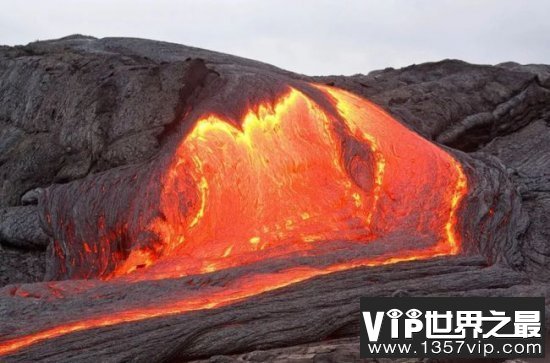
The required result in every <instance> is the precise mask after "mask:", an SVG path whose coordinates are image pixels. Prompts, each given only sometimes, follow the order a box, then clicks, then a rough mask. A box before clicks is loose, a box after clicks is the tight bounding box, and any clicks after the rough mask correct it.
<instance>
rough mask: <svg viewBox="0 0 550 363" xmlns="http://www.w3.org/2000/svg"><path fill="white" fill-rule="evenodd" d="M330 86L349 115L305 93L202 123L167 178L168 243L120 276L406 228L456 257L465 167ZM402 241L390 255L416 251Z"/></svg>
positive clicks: (224, 263) (204, 265) (203, 266)
mask: <svg viewBox="0 0 550 363" xmlns="http://www.w3.org/2000/svg"><path fill="white" fill-rule="evenodd" d="M320 89H321V90H322V92H323V93H324V94H325V95H326V96H327V97H329V98H330V99H331V100H332V102H333V103H334V105H335V106H336V107H337V109H338V112H339V113H340V116H341V120H343V122H340V121H339V120H336V119H335V118H334V117H332V116H330V114H329V113H328V112H326V111H325V110H323V109H322V108H321V107H320V106H319V105H318V104H316V103H315V102H313V101H312V100H311V99H309V98H308V97H306V96H305V95H304V94H303V93H300V92H299V91H297V90H295V89H292V90H291V91H290V92H289V93H288V94H287V95H286V96H285V97H283V98H282V99H281V100H280V101H279V102H278V103H277V104H276V105H275V106H274V107H273V108H271V107H269V106H267V105H260V106H259V107H258V109H257V110H256V111H255V112H254V111H250V112H249V113H248V114H246V116H245V117H244V119H243V120H242V123H241V128H240V129H239V128H237V127H235V126H233V125H231V124H230V123H228V122H226V121H224V120H223V119H221V118H219V117H217V116H215V115H207V116H205V117H203V118H201V119H200V120H198V121H197V123H196V126H195V128H194V129H193V130H192V132H191V133H190V134H189V135H187V137H186V138H185V139H184V140H183V141H182V143H181V144H180V146H179V147H178V149H177V152H176V155H175V156H174V159H173V162H172V164H171V166H170V168H169V170H168V171H167V173H166V177H165V180H164V186H163V191H162V195H161V210H162V214H163V217H162V218H157V219H156V220H155V221H154V222H153V223H152V225H151V226H150V227H149V228H150V230H152V231H153V232H154V233H155V234H156V235H158V236H159V238H158V240H159V243H157V244H154V245H153V246H148V247H147V248H145V249H136V250H133V251H132V252H131V254H130V256H129V257H128V258H127V259H126V261H125V262H124V263H123V264H122V265H120V266H119V267H118V268H117V269H116V271H115V272H114V273H113V276H121V275H125V274H128V273H131V272H133V271H135V270H136V269H137V268H138V267H144V266H146V267H149V268H148V269H143V270H142V271H140V273H139V274H135V275H134V278H136V279H159V278H166V277H177V276H182V275H189V274H197V273H204V272H212V271H216V270H219V269H223V268H228V267H233V266H239V265H243V264H246V263H250V262H254V261H258V260H262V259H267V258H270V257H274V256H279V255H283V254H288V253H291V252H297V251H306V250H311V249H314V248H315V243H316V241H330V240H345V241H359V242H361V243H366V242H367V241H369V240H372V239H373V238H375V237H377V236H380V235H384V234H388V233H390V232H392V231H394V230H396V229H397V228H401V229H405V228H409V229H410V230H411V231H413V230H414V231H416V232H418V233H419V234H423V235H426V236H430V238H432V239H434V243H436V242H442V241H446V244H447V247H446V248H447V253H456V252H457V251H458V249H459V247H460V246H459V238H458V236H457V235H456V232H455V231H454V230H453V228H452V227H453V220H452V219H453V218H454V217H453V216H452V215H450V214H451V213H454V212H453V210H454V209H456V208H455V207H456V204H457V203H458V198H460V196H454V194H455V190H456V188H460V189H461V192H460V193H459V194H460V195H462V194H463V193H464V191H465V178H464V176H463V175H462V171H461V169H460V166H459V165H458V164H457V162H456V161H455V160H454V159H453V158H452V157H451V156H450V155H448V154H447V153H445V152H444V151H443V150H441V149H439V148H438V147H436V146H435V145H432V144H430V143H428V142H427V141H425V140H424V139H422V138H420V137H419V136H418V135H416V134H414V133H412V132H411V131H410V130H408V129H406V128H405V127H403V126H402V125H401V124H399V123H398V122H396V121H395V120H394V119H393V118H391V117H390V116H389V115H388V114H386V113H385V112H384V111H382V110H381V109H379V108H378V107H377V106H375V105H373V104H371V103H370V102H368V101H366V100H363V99H360V98H358V97H356V96H353V95H351V94H349V93H346V92H343V91H340V90H336V89H332V88H326V87H323V88H320ZM434 190H438V191H440V192H439V193H438V194H433V191H434ZM418 195H429V198H425V199H424V200H418V198H417V196H418ZM455 199H456V200H455ZM398 247H399V248H397V249H396V251H395V253H393V254H392V256H391V257H393V258H399V257H400V255H399V249H401V250H407V247H408V246H406V245H405V246H398ZM388 257H390V256H388ZM168 261H169V263H164V262H168Z"/></svg>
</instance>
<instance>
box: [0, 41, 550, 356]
mask: <svg viewBox="0 0 550 363" xmlns="http://www.w3.org/2000/svg"><path fill="white" fill-rule="evenodd" d="M259 74H260V75H262V77H258V75H259ZM259 79H261V82H259V81H258V80H259ZM281 79H284V80H285V82H286V83H292V82H300V81H316V82H320V83H326V84H330V85H335V86H337V87H340V88H343V89H347V90H349V91H352V92H354V93H356V94H359V95H362V96H365V97H367V98H369V99H371V100H373V101H374V102H376V103H378V104H379V105H381V106H382V107H383V108H384V109H386V110H387V111H388V112H390V113H391V114H392V115H393V116H395V117H396V118H397V119H399V120H401V121H402V122H403V123H405V124H406V125H408V126H409V127H410V128H412V129H413V130H415V131H417V132H418V133H420V134H421V135H423V136H424V137H426V138H428V139H429V140H433V141H434V142H437V143H439V144H442V145H443V146H444V147H447V148H448V150H449V151H450V152H451V153H453V155H456V157H457V158H458V159H459V160H461V162H462V163H463V166H464V167H465V170H466V172H467V173H468V175H469V176H470V177H471V178H472V180H473V181H474V185H475V186H476V187H475V188H473V190H472V191H471V192H470V193H469V195H468V197H467V198H468V200H467V203H466V205H469V206H470V209H468V208H466V209H465V210H463V211H462V213H463V216H465V218H463V219H462V220H461V223H462V229H463V231H464V238H465V245H466V246H467V250H466V251H465V253H464V256H462V257H459V258H442V259H436V260H433V261H425V262H412V263H402V264H397V265H393V266H386V267H378V268H374V269H372V268H359V269H355V270H350V271H344V272H339V273H335V274H330V275H327V276H322V277H317V278H315V279H312V280H309V281H305V282H301V283H300V284H298V285H294V286H288V287H286V288H283V289H281V290H277V291H272V292H269V293H267V294H264V295H261V296H257V297H255V298H254V299H252V300H251V301H244V302H239V303H236V304H233V305H229V306H225V307H221V308H217V309H213V310H209V311H202V312H201V311H199V312H193V313H189V314H183V315H174V316H168V317H160V318H155V319H148V320H145V321H141V322H133V323H128V324H118V325H114V326H110V327H104V328H98V329H95V330H94V331H93V333H92V334H90V332H86V331H84V332H78V333H74V334H68V335H64V336H61V337H59V338H57V339H56V340H55V341H54V342H53V343H51V342H50V343H49V344H48V342H43V343H38V344H36V345H32V346H30V347H28V348H26V349H23V350H20V351H17V352H15V353H14V354H13V355H10V356H9V357H8V358H9V359H8V360H11V361H28V360H31V359H34V358H36V357H38V356H40V357H42V358H43V359H45V360H46V361H55V362H59V361H97V360H101V361H128V360H135V361H154V360H164V361H173V362H179V361H185V360H188V359H196V358H208V357H210V356H212V355H220V354H223V355H225V354H232V353H242V352H250V351H254V350H258V349H269V348H277V347H283V346H288V345H295V344H300V343H310V342H314V341H318V340H320V339H328V338H339V337H346V336H354V335H356V334H357V323H358V318H357V317H356V313H357V311H358V298H359V297H360V296H369V295H392V294H395V293H399V294H401V293H405V294H410V295H414V296H416V295H445V296H448V295H458V296H510V295H515V296H541V295H542V296H549V295H550V285H548V280H549V279H550V274H549V273H548V272H549V269H550V259H549V256H550V243H549V240H550V220H549V216H550V66H546V65H528V66H522V65H518V64H514V63H505V64H500V65H497V66H482V65H471V64H467V63H464V62H461V61H454V60H445V61H441V62H437V63H426V64H421V65H414V66H410V67H406V68H403V69H399V70H394V69H386V70H382V71H375V72H371V73H369V74H368V75H355V76H350V77H344V76H328V77H307V76H303V75H296V74H292V73H290V72H286V71H284V70H280V69H277V68H275V67H272V66H269V65H266V64H263V63H260V62H256V61H251V60H246V59H242V58H238V57H233V56H229V55H224V54H219V53H215V52H210V51H205V50H201V49H196V48H190V47H185V46H181V45H176V44H170V43H163V42H155V41H148V40H140V39H125V38H105V39H95V38H91V37H83V36H71V37H67V38H63V39H59V40H53V41H45V42H36V43H31V44H29V45H27V46H21V47H0V183H1V184H0V246H1V248H0V286H3V285H8V286H6V287H5V288H3V289H1V290H0V302H1V303H0V316H1V317H2V319H3V322H2V324H0V335H2V336H3V337H8V338H10V337H14V336H19V335H21V334H23V333H25V332H32V331H35V330H37V329H40V328H47V327H49V326H51V325H52V323H55V322H56V321H58V320H59V319H66V320H71V319H74V318H75V317H77V316H82V315H85V314H89V312H90V311H92V312H95V313H102V312H103V313H104V312H111V313H113V312H115V313H116V312H117V311H119V310H118V309H121V307H131V306H147V305H148V304H157V303H158V302H160V301H162V300H163V299H169V298H170V297H172V298H180V299H181V298H182V297H186V296H188V294H190V295H192V294H193V291H194V289H196V288H197V287H196V286H200V288H201V289H213V291H214V290H215V289H216V288H217V287H218V286H219V285H220V284H221V285H222V286H223V285H224V284H230V282H231V279H233V278H235V277H236V276H237V275H239V274H245V273H246V270H245V269H244V270H239V271H237V272H234V275H231V274H228V275H227V276H226V275H223V274H222V275H219V278H218V277H216V276H218V275H213V276H206V277H204V278H199V279H198V281H195V280H194V279H191V281H190V279H189V278H182V279H174V280H168V281H164V280H162V281H159V282H140V283H136V284H134V285H132V288H131V289H128V288H127V287H124V288H121V286H119V285H117V284H109V283H104V282H102V281H97V280H91V281H88V282H86V283H82V282H75V281H63V282H55V283H49V284H46V283H43V284H40V283H39V284H24V283H26V282H33V281H40V280H42V279H43V277H44V271H45V259H44V255H45V253H44V249H45V248H46V246H48V248H49V253H50V254H51V253H52V248H53V247H52V246H53V244H52V243H51V239H52V238H51V237H53V236H54V235H56V234H55V233H54V232H53V231H52V229H51V226H48V223H45V222H47V221H48V220H50V221H51V217H52V216H51V215H50V216H48V215H47V213H46V214H44V213H43V211H44V210H45V209H44V207H45V204H46V202H44V200H46V201H47V200H48V199H47V197H48V193H52V191H55V190H61V191H70V192H71V195H79V196H81V198H80V199H79V200H78V201H75V202H74V203H73V204H74V208H85V207H86V206H89V209H88V212H89V213H90V215H93V214H94V213H95V212H96V209H94V208H98V206H97V205H96V204H94V200H93V199H89V197H90V194H86V193H85V192H84V189H82V188H80V189H79V186H81V185H84V186H86V185H90V184H89V183H88V184H87V182H86V180H92V181H93V183H92V184H93V186H92V187H91V188H99V189H101V188H114V190H116V188H117V183H120V182H124V183H132V181H135V180H136V178H138V179H139V175H137V174H136V172H135V171H136V170H138V171H139V170H142V169H143V168H142V166H143V165H150V164H155V163H156V160H159V159H158V156H159V154H160V153H162V152H163V150H165V148H166V147H167V145H170V143H171V142H173V141H174V139H175V138H177V137H178V135H179V134H180V133H181V132H182V130H183V131H185V130H186V128H188V127H189V126H190V125H185V124H184V125H182V124H180V122H179V121H180V120H181V119H182V117H183V116H184V115H185V114H186V113H188V112H193V105H195V104H196V103H197V102H198V101H199V100H200V101H205V100H204V99H201V97H203V98H204V97H205V95H208V99H207V100H206V102H209V105H210V107H211V108H212V109H213V110H220V111H223V112H224V113H225V114H226V115H229V116H232V117H230V118H233V119H238V117H239V116H240V115H239V111H240V110H241V109H242V108H243V105H242V104H238V102H236V101H235V100H243V99H245V100H247V102H249V103H250V104H256V103H257V101H258V100H262V99H265V98H266V97H267V98H273V96H275V95H276V94H277V93H278V91H279V86H280V84H279V83H280V82H281V81H280V80H281ZM250 84H253V85H254V87H253V88H252V87H243V85H250ZM219 90H224V92H218V91H219ZM243 90H244V91H243ZM242 92H247V93H246V94H244V95H242V94H240V93H242ZM236 94H239V97H232V96H231V95H236ZM138 174H139V173H138ZM110 175H111V176H112V175H115V176H117V178H120V179H117V178H112V177H110ZM136 175H137V176H136ZM52 184H55V185H54V186H53V187H52ZM135 185H139V183H136V184H135ZM79 191H83V192H82V194H80V193H79ZM136 192H139V188H137V189H136V190H132V189H131V188H126V189H124V190H121V193H122V194H124V193H136ZM121 193H111V194H110V195H112V199H108V200H106V202H109V203H111V205H112V207H113V213H114V214H116V212H117V210H120V209H121V208H123V206H122V205H119V204H117V201H119V200H120V199H119V198H120V197H121V196H120V194H121ZM44 198H46V199H44ZM50 200H51V199H50ZM69 208H73V205H72V204H71V205H69V206H68V207H67V211H69ZM46 210H47V208H46ZM97 211H98V212H99V209H97ZM136 213H137V212H136ZM38 216H41V218H42V220H41V219H40V218H38ZM67 216H68V214H67ZM64 217H66V216H64V215H62V214H59V215H55V216H53V218H54V219H55V218H58V219H60V220H63V219H64ZM65 219H66V218H65ZM121 243H122V244H123V243H124V241H123V239H122V241H121ZM48 268H50V269H51V268H52V266H48ZM54 277H59V276H54V275H52V274H50V276H49V278H54ZM81 277H86V276H81ZM210 278H211V279H210ZM121 291H124V293H121ZM166 292H168V293H166ZM59 296H62V298H61V299H59ZM98 297H99V298H98ZM312 297H314V298H312ZM52 301H53V302H52ZM305 307H308V310H307V311H306V310H305ZM314 307H315V308H316V309H313V308H314ZM312 309H313V310H312ZM548 312H549V310H548V307H547V315H546V316H547V318H549V317H550V314H549V313H548ZM2 340H4V339H2ZM354 354H355V355H354ZM353 355H354V356H353ZM262 357H263V358H262ZM258 359H259V360H275V361H276V360H281V361H282V360H285V361H289V360H290V361H292V360H295V361H315V362H318V361H341V360H348V359H349V361H356V360H357V345H356V343H353V341H352V340H351V341H350V340H348V341H346V340H344V341H339V342H338V343H337V344H336V345H331V343H327V344H324V343H323V344H319V345H316V346H311V345H309V346H305V347H293V348H279V349H277V350H270V351H265V352H254V353H249V354H248V355H245V356H238V357H215V358H211V359H210V361H216V362H225V361H254V360H256V361H258Z"/></svg>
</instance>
